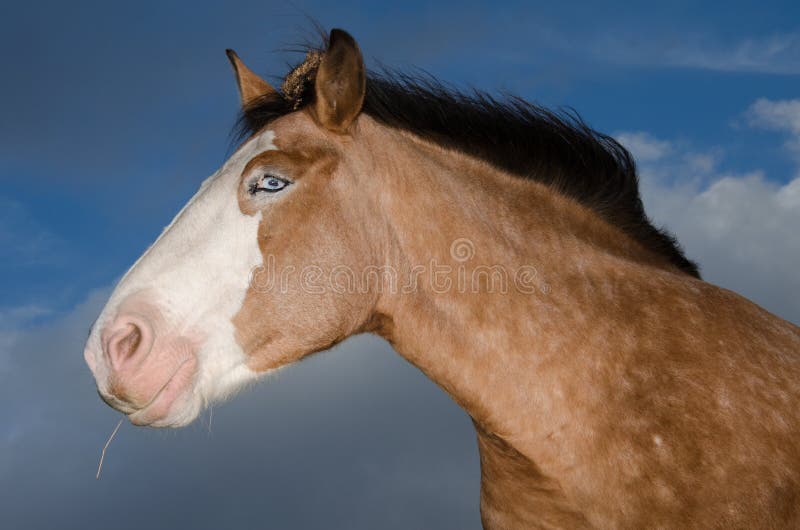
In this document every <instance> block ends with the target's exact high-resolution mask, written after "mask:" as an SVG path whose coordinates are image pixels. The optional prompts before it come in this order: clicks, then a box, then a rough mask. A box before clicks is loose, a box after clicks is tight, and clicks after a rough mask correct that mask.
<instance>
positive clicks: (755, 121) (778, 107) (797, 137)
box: [745, 98, 800, 156]
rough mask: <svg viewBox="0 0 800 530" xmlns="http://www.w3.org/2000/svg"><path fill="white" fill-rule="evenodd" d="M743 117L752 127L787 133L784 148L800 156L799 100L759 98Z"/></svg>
mask: <svg viewBox="0 0 800 530" xmlns="http://www.w3.org/2000/svg"><path fill="white" fill-rule="evenodd" d="M745 116H746V118H747V119H748V122H749V124H750V125H751V126H753V127H760V128H763V129H772V130H776V131H786V132H789V133H790V134H791V136H790V138H789V139H788V140H787V141H786V144H785V145H786V148H787V149H789V150H790V151H791V152H792V153H793V154H794V155H795V156H800V99H784V100H779V101H772V100H769V99H764V98H761V99H759V100H757V101H756V102H755V103H753V104H752V105H751V106H750V108H749V109H747V112H746V113H745Z"/></svg>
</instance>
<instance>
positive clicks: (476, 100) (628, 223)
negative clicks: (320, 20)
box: [239, 71, 700, 278]
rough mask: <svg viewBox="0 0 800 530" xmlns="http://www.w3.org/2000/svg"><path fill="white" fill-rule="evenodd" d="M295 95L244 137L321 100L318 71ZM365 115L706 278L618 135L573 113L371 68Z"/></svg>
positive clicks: (254, 111) (270, 105)
mask: <svg viewBox="0 0 800 530" xmlns="http://www.w3.org/2000/svg"><path fill="white" fill-rule="evenodd" d="M293 94H295V95H296V96H295V98H294V99H287V98H285V97H283V96H282V95H278V96H275V95H273V96H271V97H264V98H262V99H260V100H258V101H256V102H255V103H253V104H251V105H249V106H248V107H247V108H245V109H244V112H243V114H242V116H241V119H240V122H239V125H240V132H241V133H242V135H247V134H252V133H254V132H256V131H258V130H260V129H261V128H263V127H264V126H265V125H267V124H268V123H269V122H271V121H273V120H275V119H277V118H279V117H281V116H284V115H286V114H288V113H290V112H292V111H294V110H297V109H299V108H302V107H304V106H306V105H308V104H309V103H311V102H312V101H313V99H314V87H313V76H311V77H310V78H306V79H305V80H304V81H303V84H302V85H301V86H300V87H299V89H298V88H296V89H295V90H293ZM362 112H364V113H365V114H367V115H369V116H371V117H372V118H374V119H375V120H377V121H379V122H381V123H383V124H385V125H387V126H389V127H395V128H398V129H403V130H406V131H409V132H411V133H413V134H416V135H418V136H420V137H423V138H426V139H430V140H432V141H435V142H437V143H439V144H441V145H443V146H446V147H449V148H452V149H455V150H458V151H461V152H463V153H466V154H469V155H471V156H475V157H478V158H481V159H483V160H485V161H486V162H489V163H491V164H492V165H494V166H496V167H498V168H500V169H502V170H505V171H507V172H509V173H512V174H514V175H518V176H520V177H523V178H529V179H532V180H536V181H538V182H542V183H544V184H548V185H550V186H552V187H553V188H554V189H555V190H557V191H558V192H560V193H562V194H564V195H567V196H569V197H572V198H574V199H576V200H577V201H579V202H581V203H582V204H584V205H585V206H587V207H589V208H591V209H593V210H595V211H596V212H597V213H599V214H600V215H601V216H603V217H604V218H605V219H606V220H607V221H608V222H609V223H611V224H612V225H614V226H617V227H619V228H621V229H622V230H623V231H625V232H626V233H628V234H629V235H630V236H631V237H633V238H634V239H635V240H637V241H639V242H640V243H641V244H642V245H643V246H645V247H646V248H648V249H650V250H651V251H652V252H655V253H657V254H660V255H662V256H664V257H666V258H667V259H668V260H669V262H670V263H672V264H673V265H675V266H676V267H678V268H679V269H681V270H682V271H684V272H686V273H687V274H689V275H691V276H694V277H698V278H699V277H700V274H699V272H698V267H697V265H696V264H695V263H694V262H692V261H690V260H689V259H687V258H686V256H684V254H683V251H682V250H681V248H680V246H679V245H678V242H677V241H676V239H675V237H674V236H673V235H672V234H670V233H668V232H667V231H665V230H663V229H662V230H660V229H658V228H656V227H655V226H653V225H652V224H651V222H650V220H649V219H648V218H647V215H646V214H645V212H644V206H643V205H642V200H641V198H640V196H639V179H638V177H637V174H636V164H635V163H634V161H633V158H632V157H631V155H630V153H629V152H628V151H627V150H626V149H625V148H624V147H622V145H620V144H619V143H618V142H617V141H616V140H614V139H613V138H611V137H610V136H607V135H605V134H602V133H599V132H597V131H595V130H593V129H591V128H590V127H589V126H588V125H586V123H584V122H583V120H582V119H581V118H580V117H579V116H578V115H577V114H576V113H575V112H573V111H568V112H552V111H549V110H547V109H544V108H542V107H539V106H537V105H534V104H532V103H528V102H527V101H525V100H523V99H521V98H518V97H513V96H511V97H504V98H502V99H497V98H495V97H493V96H491V95H489V94H486V93H484V92H479V91H475V92H473V93H471V94H464V93H462V92H458V91H456V90H454V89H452V88H450V87H448V86H445V85H443V84H442V83H440V82H438V81H436V80H435V79H433V78H432V77H429V76H410V75H406V74H399V73H393V72H385V71H384V72H383V73H380V74H374V73H370V74H369V75H368V78H367V89H366V96H365V98H364V105H363V109H362Z"/></svg>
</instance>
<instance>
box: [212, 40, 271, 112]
mask: <svg viewBox="0 0 800 530" xmlns="http://www.w3.org/2000/svg"><path fill="white" fill-rule="evenodd" d="M225 53H226V54H227V55H228V60H230V62H231V66H233V72H234V73H235V74H236V84H238V85H239V97H240V98H241V100H242V106H243V107H246V106H247V105H249V104H250V103H252V102H253V101H255V100H256V99H258V98H260V97H261V96H265V95H267V94H274V93H276V91H275V89H274V88H272V86H270V84H269V83H267V82H266V81H264V80H263V79H261V78H260V77H258V76H257V75H256V74H254V73H253V71H252V70H250V69H249V68H248V67H247V66H245V64H244V63H243V62H242V60H241V59H239V56H238V55H236V52H235V51H233V50H225Z"/></svg>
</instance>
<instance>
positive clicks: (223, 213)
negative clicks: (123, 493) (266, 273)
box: [89, 131, 277, 420]
mask: <svg viewBox="0 0 800 530" xmlns="http://www.w3.org/2000/svg"><path fill="white" fill-rule="evenodd" d="M274 137H275V135H274V133H273V132H272V131H265V132H263V133H261V134H260V135H258V136H256V137H254V138H252V139H251V140H250V141H248V142H247V143H246V144H245V145H244V146H242V147H241V148H240V149H239V151H237V152H236V153H235V154H234V155H233V156H232V157H231V158H230V159H229V160H228V161H227V162H226V163H225V165H224V166H223V167H222V168H221V169H220V170H219V171H217V173H215V174H214V175H212V176H211V177H209V178H208V179H206V181H205V182H203V184H202V185H201V186H200V189H199V190H198V192H197V193H196V194H195V196H194V197H192V199H191V200H190V201H189V202H188V203H187V204H186V206H184V207H183V209H182V210H181V211H180V212H179V213H178V215H177V216H175V219H173V221H172V223H170V224H169V226H167V227H166V228H165V229H164V231H163V232H162V234H161V236H160V237H159V238H158V239H157V240H156V241H155V243H153V244H152V245H151V246H150V248H149V249H148V250H147V251H146V252H145V253H144V254H143V255H142V257H140V258H139V259H138V260H137V261H136V263H134V265H133V267H131V269H130V270H129V271H128V272H127V273H126V274H125V275H124V276H123V277H122V279H121V280H120V282H119V284H118V285H117V287H116V289H115V290H114V292H113V293H112V295H111V298H110V299H109V301H108V303H107V304H106V306H105V308H104V309H103V311H102V313H101V314H100V317H99V318H98V320H97V323H96V324H95V326H94V328H93V330H92V336H91V337H90V339H89V341H90V344H91V345H92V346H93V347H92V350H93V352H94V355H95V356H96V359H95V361H96V362H95V364H96V366H97V367H98V371H97V373H96V375H97V376H99V377H107V375H108V371H107V367H106V363H104V362H103V361H102V359H101V357H102V355H103V354H102V347H101V344H100V333H101V330H102V329H103V328H104V327H105V325H107V324H108V323H109V322H112V321H113V319H114V318H115V317H116V316H117V312H118V309H119V306H120V304H121V303H122V302H123V301H124V300H125V299H127V298H128V297H129V296H131V295H134V294H137V293H139V292H146V293H147V296H148V301H149V302H150V303H153V304H155V305H156V306H157V307H158V308H159V309H160V310H161V311H162V313H163V316H164V317H165V319H166V321H167V323H168V325H169V326H172V328H173V329H171V330H170V332H176V333H182V332H187V334H188V333H189V332H192V331H198V330H199V331H200V332H201V333H202V335H203V339H204V340H203V341H202V342H201V343H200V349H199V351H198V352H197V356H198V361H199V367H198V375H197V379H196V381H195V385H194V390H193V395H191V396H183V397H182V398H181V401H183V403H181V404H180V405H179V404H177V403H176V405H177V406H178V409H180V411H181V416H182V417H184V418H186V419H187V420H189V419H193V418H194V417H195V416H196V415H197V413H198V412H199V409H200V408H201V407H202V406H203V405H204V404H206V403H208V402H209V401H212V400H216V399H221V398H224V397H225V396H226V395H227V394H228V393H229V392H231V391H233V390H235V389H236V388H238V387H240V386H241V385H242V384H243V383H244V382H245V381H248V380H251V379H254V378H255V377H256V374H255V373H254V372H253V371H251V370H250V369H249V368H247V367H246V365H245V360H246V359H245V355H244V352H243V351H242V349H241V347H240V346H239V345H238V343H237V342H236V339H235V330H234V327H233V323H232V321H231V319H232V318H233V317H234V316H235V315H236V313H237V312H238V311H239V309H240V308H241V307H242V303H243V301H244V297H245V294H246V291H247V288H248V283H249V281H250V274H251V271H252V270H253V268H254V267H257V266H258V265H260V264H261V263H262V256H261V251H260V249H259V247H258V226H259V223H260V221H261V212H260V211H259V212H258V213H257V214H255V215H246V214H244V213H242V211H241V210H240V208H239V201H238V197H239V185H240V182H239V181H240V176H241V173H242V171H243V169H244V167H245V165H246V164H247V162H248V161H250V160H251V159H252V158H253V157H255V156H256V155H258V154H259V153H262V152H264V151H267V150H272V149H277V148H276V147H275V145H274V143H273V139H274ZM153 295H155V297H156V298H155V299H152V296H153ZM176 326H182V327H176Z"/></svg>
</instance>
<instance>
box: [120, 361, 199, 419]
mask: <svg viewBox="0 0 800 530" xmlns="http://www.w3.org/2000/svg"><path fill="white" fill-rule="evenodd" d="M192 359H193V357H187V358H186V359H184V360H183V361H181V363H180V364H179V365H178V366H177V367H176V368H175V370H173V372H172V375H170V376H169V379H167V381H166V382H165V383H164V384H163V385H162V386H161V388H159V389H158V391H157V392H156V393H155V394H154V395H153V397H152V398H150V401H148V402H147V403H146V404H145V405H143V406H142V407H139V408H133V410H132V411H131V412H125V414H127V415H128V419H129V420H130V422H131V423H133V424H134V425H142V426H147V425H150V424H152V423H154V422H156V421H158V420H160V419H162V418H156V419H154V420H152V421H150V422H143V423H137V421H138V418H137V416H142V415H145V414H146V413H147V409H148V408H149V407H150V406H151V405H153V403H155V402H156V400H157V399H158V398H159V397H160V396H161V394H163V393H164V391H165V390H166V389H167V387H168V386H169V384H170V383H171V382H172V380H173V379H175V377H177V375H178V374H179V373H180V371H181V369H182V368H183V366H184V365H185V364H186V363H188V362H189V361H191V360H192ZM106 403H108V402H106Z"/></svg>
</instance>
